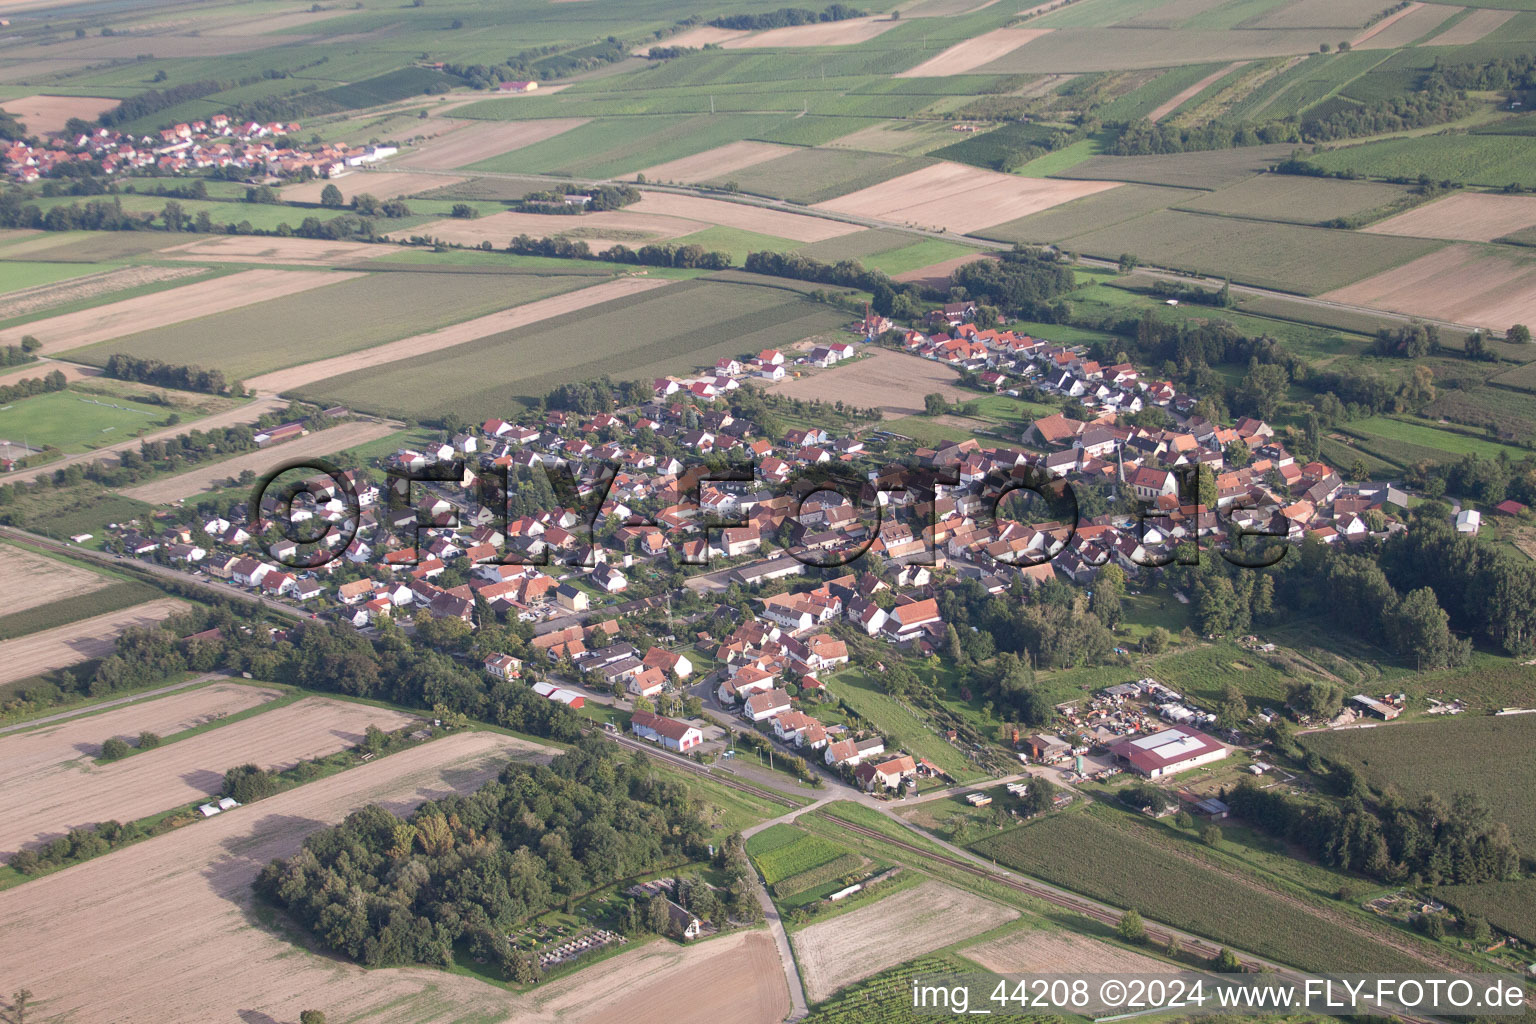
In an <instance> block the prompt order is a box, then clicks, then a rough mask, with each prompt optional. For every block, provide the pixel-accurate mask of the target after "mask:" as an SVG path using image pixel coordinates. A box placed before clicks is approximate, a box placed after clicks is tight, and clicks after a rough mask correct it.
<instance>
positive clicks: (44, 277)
mask: <svg viewBox="0 0 1536 1024" xmlns="http://www.w3.org/2000/svg"><path fill="white" fill-rule="evenodd" d="M111 269H113V268H112V267H111V266H110V265H109V264H105V263H24V262H21V261H19V260H14V261H11V262H8V263H6V264H5V280H4V281H0V295H3V296H4V297H5V301H7V302H9V301H11V299H12V297H14V296H15V295H17V294H18V293H20V294H23V295H24V294H26V293H27V292H30V291H33V290H35V289H41V288H49V287H56V286H57V285H58V283H59V282H64V283H65V284H68V283H69V282H70V281H71V280H72V279H74V278H80V277H84V276H86V275H88V274H99V273H102V272H105V271H110V270H111Z"/></svg>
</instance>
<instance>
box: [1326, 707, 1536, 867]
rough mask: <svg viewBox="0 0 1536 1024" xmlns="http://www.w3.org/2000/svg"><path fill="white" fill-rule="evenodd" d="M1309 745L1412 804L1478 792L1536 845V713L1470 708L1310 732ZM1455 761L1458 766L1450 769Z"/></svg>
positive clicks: (1525, 844)
mask: <svg viewBox="0 0 1536 1024" xmlns="http://www.w3.org/2000/svg"><path fill="white" fill-rule="evenodd" d="M1300 739H1301V741H1302V745H1303V746H1305V747H1306V748H1307V749H1308V750H1316V751H1317V752H1318V753H1319V754H1322V755H1323V756H1324V757H1328V758H1333V759H1335V760H1340V761H1347V762H1349V763H1350V764H1353V765H1355V766H1356V767H1357V768H1359V770H1360V772H1361V774H1362V775H1364V776H1365V779H1366V781H1367V782H1369V783H1370V784H1371V785H1372V786H1373V787H1376V788H1378V789H1380V788H1384V787H1386V786H1388V785H1391V786H1393V787H1394V788H1396V789H1397V790H1398V792H1400V793H1401V794H1402V795H1403V796H1404V797H1405V798H1406V799H1407V800H1408V801H1409V802H1412V801H1415V800H1417V799H1418V798H1420V797H1422V796H1423V795H1424V794H1426V793H1431V792H1433V793H1439V794H1440V795H1441V796H1443V797H1445V798H1446V799H1447V800H1450V799H1451V798H1452V797H1453V796H1455V795H1456V794H1457V793H1475V794H1477V795H1478V796H1479V797H1481V798H1482V799H1483V802H1484V803H1486V804H1487V805H1488V807H1489V809H1490V810H1491V811H1492V812H1493V818H1494V820H1495V821H1502V822H1504V824H1506V825H1508V826H1509V828H1510V831H1511V832H1513V833H1514V836H1515V842H1516V844H1517V845H1518V846H1519V847H1520V849H1521V851H1522V852H1525V853H1526V854H1527V855H1529V853H1530V851H1532V850H1536V802H1533V801H1532V800H1531V798H1530V796H1531V787H1532V786H1536V759H1533V758H1531V757H1530V756H1529V755H1530V751H1531V749H1532V745H1533V744H1536V715H1509V716H1506V717H1496V716H1491V715H1477V716H1473V715H1470V714H1466V715H1458V716H1456V717H1454V718H1451V717H1445V718H1441V719H1439V720H1438V721H1430V720H1426V721H1420V722H1408V723H1402V724H1395V725H1391V726H1383V727H1381V728H1377V729H1346V730H1343V731H1340V732H1315V733H1307V734H1306V735H1304V736H1302V737H1300ZM1449 761H1454V762H1455V764H1456V771H1454V772H1447V771H1446V768H1445V766H1446V764H1447V762H1449Z"/></svg>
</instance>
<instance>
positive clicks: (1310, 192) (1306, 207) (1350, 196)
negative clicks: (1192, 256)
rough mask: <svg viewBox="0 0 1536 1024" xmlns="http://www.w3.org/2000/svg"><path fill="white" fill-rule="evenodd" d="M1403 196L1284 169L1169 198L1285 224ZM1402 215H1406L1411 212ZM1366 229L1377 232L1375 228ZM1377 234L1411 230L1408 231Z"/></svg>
mask: <svg viewBox="0 0 1536 1024" xmlns="http://www.w3.org/2000/svg"><path fill="white" fill-rule="evenodd" d="M1407 195H1408V189H1407V188H1406V187H1405V186H1402V185H1386V184H1376V183H1372V182H1353V181H1337V180H1335V179H1332V178H1306V177H1298V176H1295V175H1288V174H1261V175H1259V176H1258V177H1256V178H1249V179H1247V180H1246V181H1241V182H1238V183H1237V184H1235V185H1228V186H1227V187H1226V188H1223V189H1220V190H1218V191H1216V192H1213V193H1211V194H1209V195H1203V196H1193V197H1190V198H1189V199H1187V200H1185V201H1184V202H1179V203H1174V204H1173V208H1174V209H1175V210H1186V211H1190V212H1193V213H1216V214H1222V215H1224V216H1228V217H1250V218H1252V219H1254V220H1277V221H1284V222H1286V223H1290V224H1322V223H1323V222H1324V221H1330V220H1334V219H1335V218H1348V217H1357V216H1360V215H1362V214H1367V213H1369V212H1370V211H1372V210H1378V209H1381V208H1382V207H1384V206H1389V205H1391V204H1392V203H1395V202H1398V201H1400V200H1402V199H1404V198H1406V197H1407ZM1533 202H1536V200H1533ZM1404 216H1411V214H1405V215H1404ZM1393 219H1394V220H1396V219H1397V218H1393ZM1532 221H1533V222H1536V213H1533V214H1532ZM1366 230H1368V231H1372V232H1377V228H1367V229H1366ZM1378 233H1381V234H1411V232H1378Z"/></svg>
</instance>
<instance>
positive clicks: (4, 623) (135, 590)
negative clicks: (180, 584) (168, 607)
mask: <svg viewBox="0 0 1536 1024" xmlns="http://www.w3.org/2000/svg"><path fill="white" fill-rule="evenodd" d="M162 594H163V591H161V590H159V589H157V588H155V587H152V586H150V585H149V584H148V583H140V582H139V581H138V580H125V579H120V580H108V581H107V585H106V586H104V587H100V588H97V587H89V588H88V589H87V590H86V591H84V592H76V593H75V594H72V595H71V596H69V597H61V598H59V599H58V600H56V601H50V602H49V603H47V604H40V605H35V606H33V607H31V608H27V609H25V610H23V611H15V612H11V613H10V614H8V615H0V640H9V639H12V638H13V637H21V636H27V635H28V634H31V633H39V632H42V631H43V630H45V629H53V628H55V627H57V626H63V625H67V624H68V623H71V622H78V621H80V620H81V619H89V618H92V617H94V616H97V615H106V614H108V613H109V612H117V611H122V610H123V609H124V608H131V607H133V606H134V605H136V604H142V603H144V602H145V601H153V600H155V599H156V598H158V597H160V596H161V595H162Z"/></svg>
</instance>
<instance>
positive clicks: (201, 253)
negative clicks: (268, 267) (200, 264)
mask: <svg viewBox="0 0 1536 1024" xmlns="http://www.w3.org/2000/svg"><path fill="white" fill-rule="evenodd" d="M398 251H399V250H398V249H393V248H391V247H390V246H387V245H371V244H369V243H367V242H331V241H326V240H324V239H320V238H264V237H261V236H258V235H226V236H224V237H223V238H203V239H199V240H198V241H196V242H187V243H186V244H184V245H175V246H172V247H171V248H169V249H166V250H165V251H164V252H163V253H162V254H161V255H163V256H165V257H166V258H168V259H174V260H211V261H213V262H215V263H288V264H295V265H305V264H308V265H313V266H320V267H329V266H335V265H336V264H338V263H356V262H357V261H358V260H371V259H373V258H374V257H375V256H384V255H386V254H388V253H392V252H398ZM335 280H338V281H339V280H342V278H336V279H335Z"/></svg>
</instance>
